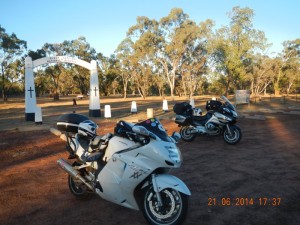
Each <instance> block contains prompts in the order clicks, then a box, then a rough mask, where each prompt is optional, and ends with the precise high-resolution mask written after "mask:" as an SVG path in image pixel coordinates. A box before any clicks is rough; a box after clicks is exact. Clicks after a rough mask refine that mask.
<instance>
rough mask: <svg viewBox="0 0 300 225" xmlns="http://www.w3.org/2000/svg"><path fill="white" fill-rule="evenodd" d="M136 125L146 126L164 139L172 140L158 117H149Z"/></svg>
mask: <svg viewBox="0 0 300 225" xmlns="http://www.w3.org/2000/svg"><path fill="white" fill-rule="evenodd" d="M136 125H137V126H143V127H145V128H146V129H147V130H149V131H150V132H152V133H154V134H156V135H157V136H158V137H159V138H160V139H162V140H163V141H166V142H172V141H171V139H170V137H169V136H168V134H167V132H166V130H165V129H164V127H163V125H162V124H161V123H160V122H159V120H158V119H156V118H151V119H147V120H145V121H143V122H140V123H137V124H136Z"/></svg>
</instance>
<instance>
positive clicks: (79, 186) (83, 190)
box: [68, 175, 93, 200]
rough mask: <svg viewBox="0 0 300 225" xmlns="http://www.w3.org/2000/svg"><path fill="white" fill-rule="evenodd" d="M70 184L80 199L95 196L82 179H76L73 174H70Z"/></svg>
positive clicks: (73, 192) (72, 191) (74, 193)
mask: <svg viewBox="0 0 300 225" xmlns="http://www.w3.org/2000/svg"><path fill="white" fill-rule="evenodd" d="M68 184H69V189H70V191H71V193H72V194H73V195H74V196H75V197H76V198H77V199H78V200H89V199H90V198H91V197H92V196H93V192H91V191H90V190H89V188H88V187H87V186H85V185H84V184H83V183H82V182H81V181H79V180H75V179H74V178H73V177H72V176H70V175H68Z"/></svg>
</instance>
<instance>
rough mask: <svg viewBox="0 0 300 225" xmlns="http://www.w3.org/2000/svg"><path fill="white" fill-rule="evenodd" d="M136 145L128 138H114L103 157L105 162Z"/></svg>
mask: <svg viewBox="0 0 300 225" xmlns="http://www.w3.org/2000/svg"><path fill="white" fill-rule="evenodd" d="M134 145H137V144H136V143H135V142H134V141H130V140H128V139H126V138H121V137H118V136H114V137H113V138H112V139H111V140H110V141H109V144H108V146H107V149H106V151H105V155H104V157H103V160H104V161H106V162H107V161H108V160H109V159H110V158H111V156H112V155H113V154H115V152H117V151H120V150H124V149H127V148H130V147H132V146H134Z"/></svg>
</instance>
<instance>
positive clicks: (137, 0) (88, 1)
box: [0, 0, 300, 56]
mask: <svg viewBox="0 0 300 225" xmlns="http://www.w3.org/2000/svg"><path fill="white" fill-rule="evenodd" d="M234 6H240V7H250V8H251V9H253V10H254V13H255V16H254V21H253V23H254V28H255V29H259V30H262V31H264V32H265V35H266V37H267V38H268V40H269V42H271V43H273V47H272V48H271V49H270V51H269V52H270V53H271V52H272V51H275V52H280V51H281V50H282V42H283V41H285V40H294V39H296V38H300V16H299V10H300V1H297V0H273V1H272V0H252V1H251V0H149V1H145V0H144V1H143V0H123V1H122V0H104V1H103V0H102V1H101V0H0V25H1V26H2V27H4V28H5V29H6V32H7V33H9V34H11V33H12V32H14V33H15V34H16V35H17V36H18V37H19V38H20V39H22V40H25V41H27V47H28V49H31V50H36V49H39V48H41V47H42V46H43V44H45V43H46V42H48V43H60V42H63V41H64V40H74V39H77V38H78V37H79V36H85V37H86V39H87V41H88V42H89V43H90V44H91V46H92V47H94V48H95V49H96V51H97V52H101V53H103V54H104V55H106V56H109V55H110V54H112V53H113V52H114V50H115V49H116V48H117V46H118V44H119V43H120V42H121V41H122V40H123V39H124V38H125V37H126V32H127V30H128V28H129V27H130V26H132V25H134V24H135V23H136V18H137V16H147V17H149V18H150V19H156V20H159V19H160V18H162V17H164V16H167V15H168V14H169V12H170V10H171V9H172V8H174V7H178V8H182V9H183V11H184V12H185V13H187V14H188V15H189V16H190V18H191V19H192V20H194V21H195V22H196V23H197V24H198V23H199V22H201V21H205V20H206V19H212V20H214V21H215V24H216V26H217V27H220V26H223V25H228V23H229V20H228V17H227V13H228V12H229V11H231V10H232V8H233V7H234Z"/></svg>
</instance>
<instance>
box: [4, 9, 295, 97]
mask: <svg viewBox="0 0 300 225" xmlns="http://www.w3.org/2000/svg"><path fill="white" fill-rule="evenodd" d="M228 17H229V19H230V22H229V24H228V25H223V26H222V27H220V28H218V29H214V21H213V20H211V19H207V20H205V21H201V22H199V23H198V24H197V23H196V22H195V21H193V20H191V19H190V18H189V15H188V14H186V13H185V12H184V11H183V10H182V9H180V8H173V9H172V10H171V11H170V12H169V14H168V15H167V16H165V17H162V18H160V19H159V20H155V19H149V18H148V17H146V16H140V17H137V20H136V24H134V25H133V26H131V27H129V28H128V31H127V37H126V38H125V39H124V40H123V41H122V42H121V43H120V44H119V46H118V47H117V49H116V51H115V54H114V55H111V56H110V57H106V56H104V55H103V54H102V53H98V52H96V51H95V49H94V48H93V47H92V46H91V45H90V44H89V43H88V42H87V40H86V38H85V37H83V36H81V37H78V38H77V39H75V40H65V41H63V42H62V43H45V44H44V45H43V46H42V47H41V49H38V50H36V51H31V50H30V51H28V52H27V55H28V56H30V57H31V58H32V59H33V60H35V59H38V58H42V57H46V56H57V55H65V56H71V57H77V58H80V59H82V60H85V61H87V62H90V61H91V60H96V62H97V65H98V74H99V81H100V84H99V85H100V87H99V88H100V93H101V94H103V95H105V96H108V95H115V94H119V93H122V94H123V96H124V98H126V97H127V93H128V92H129V91H131V92H132V93H139V94H140V96H142V97H143V98H145V97H147V96H148V95H153V94H154V95H160V96H164V95H171V96H173V95H174V94H177V95H185V96H189V97H191V96H193V95H195V94H206V93H210V94H229V93H234V90H236V89H248V90H251V92H252V93H253V94H255V95H260V94H266V93H267V92H275V94H280V93H291V92H299V90H300V71H299V70H300V66H299V64H300V62H299V56H300V39H296V40H287V41H285V42H284V43H283V47H284V49H283V51H282V53H281V54H279V55H277V56H276V57H274V58H271V57H269V56H268V55H266V53H265V50H266V49H267V48H268V46H269V44H268V41H267V39H266V37H265V34H264V32H263V31H260V30H257V29H255V28H254V27H253V19H254V11H253V10H252V9H250V8H248V7H245V8H241V7H239V6H237V7H234V8H233V9H232V10H231V11H230V12H229V13H228ZM25 50H26V42H25V41H23V40H20V39H18V38H17V36H16V35H15V34H14V33H13V34H11V35H10V34H7V33H6V32H5V29H4V28H3V27H1V26H0V56H1V61H0V66H1V71H0V74H1V78H2V79H1V81H0V83H1V89H0V92H1V93H2V96H3V99H7V93H8V91H9V90H10V89H11V88H14V92H15V90H16V89H17V88H18V87H19V88H20V89H22V88H23V86H24V84H22V82H23V83H24V78H23V77H22V74H23V73H24V58H22V57H23V56H24V54H25ZM89 79H90V74H89V71H88V70H86V69H85V68H82V67H80V66H77V65H71V64H65V63H59V64H52V65H47V66H40V67H39V68H37V69H36V70H35V83H36V90H37V93H38V94H46V93H48V94H53V95H54V96H55V97H56V98H58V95H59V93H63V94H68V93H76V92H80V93H82V94H87V93H89V92H90V90H89ZM18 84H19V85H18Z"/></svg>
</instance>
